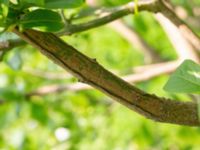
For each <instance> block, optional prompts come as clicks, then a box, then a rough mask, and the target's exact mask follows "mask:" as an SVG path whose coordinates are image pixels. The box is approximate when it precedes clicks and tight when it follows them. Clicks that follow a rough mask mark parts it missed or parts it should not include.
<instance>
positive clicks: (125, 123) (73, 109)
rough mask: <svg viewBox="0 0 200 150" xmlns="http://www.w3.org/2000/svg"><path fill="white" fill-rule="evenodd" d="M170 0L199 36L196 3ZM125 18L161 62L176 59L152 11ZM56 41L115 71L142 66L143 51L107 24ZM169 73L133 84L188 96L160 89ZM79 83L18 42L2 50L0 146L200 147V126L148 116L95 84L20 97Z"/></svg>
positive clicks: (112, 0) (110, 1)
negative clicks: (72, 47) (168, 121)
mask: <svg viewBox="0 0 200 150" xmlns="http://www.w3.org/2000/svg"><path fill="white" fill-rule="evenodd" d="M127 2H129V0H119V1H116V0H99V1H98V2H97V3H98V5H99V6H106V7H113V6H117V5H122V4H125V3H127ZM172 2H173V4H174V6H175V7H176V8H179V9H180V10H182V13H183V14H184V15H183V19H184V20H185V21H186V22H187V23H188V24H189V25H190V26H191V27H192V28H193V30H195V32H196V33H197V34H199V35H200V1H199V0H173V1H172ZM72 11H74V10H67V12H66V13H68V12H69V13H72ZM77 11H79V8H78V9H77ZM123 21H124V23H126V24H127V25H128V26H129V27H131V28H132V29H133V30H134V32H136V33H137V34H138V35H139V36H140V37H141V38H142V39H143V40H144V41H145V42H146V43H148V45H149V46H150V47H152V48H153V49H154V50H155V52H156V54H157V55H158V56H159V58H160V60H162V61H170V60H175V59H176V58H177V54H176V52H175V50H174V47H173V45H172V44H171V43H170V41H169V39H168V37H167V35H166V33H165V32H164V30H163V29H162V27H161V26H160V24H159V23H158V22H157V21H156V19H155V17H154V16H153V14H151V13H148V12H141V13H139V14H138V15H136V16H133V15H129V16H127V17H124V18H123ZM14 38H17V37H15V36H14V35H12V34H4V35H2V36H1V37H0V40H1V41H3V40H5V39H14ZM62 38H63V39H64V40H65V41H67V42H68V43H70V44H71V45H73V46H74V47H76V48H77V49H78V50H80V51H81V52H82V53H84V54H86V55H87V56H90V57H92V58H96V59H97V61H98V62H99V63H100V64H102V65H103V66H104V67H105V68H107V69H109V70H111V71H112V72H114V73H115V74H117V75H120V76H125V75H127V74H133V73H134V67H137V66H142V65H145V64H146V62H145V61H144V60H146V59H145V55H144V53H143V52H142V51H141V50H140V49H138V47H137V46H134V44H131V43H130V42H129V41H127V39H126V38H124V37H123V36H122V35H121V34H119V33H118V32H117V31H116V30H115V29H114V28H113V27H112V26H110V25H105V26H102V27H99V28H96V29H92V30H90V31H86V32H83V33H78V34H74V35H72V36H64V37H62ZM168 77H169V76H168V75H161V76H158V77H155V78H153V79H150V80H148V81H143V82H140V83H137V84H136V86H137V87H139V88H140V89H142V90H144V91H147V92H149V93H155V94H156V95H158V96H162V97H169V98H173V99H177V100H180V99H185V100H190V97H189V96H188V95H183V94H171V93H167V92H165V91H164V90H163V86H164V84H165V83H166V81H167V79H168ZM77 82H78V81H77V79H76V78H74V77H72V76H71V75H70V74H68V73H67V72H66V71H64V70H63V69H61V68H60V67H58V66H57V65H56V64H54V63H53V62H51V61H50V60H48V59H47V58H46V57H45V56H43V55H42V54H41V53H40V52H39V51H38V50H37V49H34V48H33V47H31V46H21V47H18V48H15V49H13V50H12V51H10V52H9V53H7V54H6V56H5V57H4V59H3V61H2V62H1V63H0V150H49V149H52V150H67V149H69V150H179V149H181V150H199V149H200V128H198V127H186V126H178V125H172V124H164V123H157V122H154V121H152V120H148V119H146V118H144V117H142V116H140V115H138V114H136V113H135V112H133V111H131V110H129V109H128V108H125V107H124V106H122V105H120V104H118V103H117V102H114V101H113V100H112V99H110V98H109V97H107V96H105V95H104V94H103V93H101V92H99V91H97V90H95V89H85V90H74V89H68V90H65V91H63V92H51V93H49V94H45V95H34V96H24V95H26V94H27V93H29V92H31V91H35V90H37V89H39V88H41V87H47V89H48V87H52V85H53V86H63V85H67V84H69V85H72V84H76V83H77Z"/></svg>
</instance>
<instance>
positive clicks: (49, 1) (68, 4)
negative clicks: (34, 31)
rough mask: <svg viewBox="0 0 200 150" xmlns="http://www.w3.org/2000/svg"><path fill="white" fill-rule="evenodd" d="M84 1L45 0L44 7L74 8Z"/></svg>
mask: <svg viewBox="0 0 200 150" xmlns="http://www.w3.org/2000/svg"><path fill="white" fill-rule="evenodd" d="M83 3H84V0H45V5H44V7H45V8H50V9H59V8H61V9H62V8H75V7H79V6H80V5H82V4H83Z"/></svg>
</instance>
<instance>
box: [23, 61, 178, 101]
mask: <svg viewBox="0 0 200 150" xmlns="http://www.w3.org/2000/svg"><path fill="white" fill-rule="evenodd" d="M180 63H181V61H172V62H166V63H160V64H154V65H150V66H149V65H147V66H143V67H142V68H141V67H139V68H138V69H137V67H136V68H135V69H134V70H136V71H138V73H134V74H130V75H127V76H125V77H123V79H124V80H125V81H127V82H129V83H138V82H142V81H146V80H149V79H152V78H154V77H157V76H159V75H162V74H168V73H171V72H173V71H174V70H175V69H176V68H177V67H178V66H179V65H180ZM57 76H59V75H57ZM65 78H66V77H65ZM88 89H92V87H91V86H88V85H87V84H83V83H72V84H67V85H61V84H56V85H47V86H43V87H40V88H38V89H37V90H35V91H32V92H29V93H27V94H26V97H31V96H44V95H47V94H53V93H60V92H65V91H72V92H75V91H81V90H88Z"/></svg>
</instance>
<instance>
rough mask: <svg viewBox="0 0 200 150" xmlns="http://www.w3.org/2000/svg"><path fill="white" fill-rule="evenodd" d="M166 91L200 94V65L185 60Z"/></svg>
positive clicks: (171, 78)
mask: <svg viewBox="0 0 200 150" xmlns="http://www.w3.org/2000/svg"><path fill="white" fill-rule="evenodd" d="M164 90H166V91H168V92H175V93H200V65H198V64H196V63H194V62H193V61H191V60H185V61H184V62H183V63H182V64H181V65H180V66H179V67H178V68H177V70H176V71H175V72H174V73H173V74H172V75H171V77H170V78H169V80H168V82H167V83H166V85H165V86H164Z"/></svg>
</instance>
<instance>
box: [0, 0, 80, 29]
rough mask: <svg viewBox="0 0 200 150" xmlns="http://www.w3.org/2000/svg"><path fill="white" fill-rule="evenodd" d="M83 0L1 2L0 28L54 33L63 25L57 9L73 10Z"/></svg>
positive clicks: (3, 0) (5, 0) (4, 0)
mask: <svg viewBox="0 0 200 150" xmlns="http://www.w3.org/2000/svg"><path fill="white" fill-rule="evenodd" d="M83 2H84V0H56V1H55V0H18V1H14V2H13V1H12V0H10V1H9V0H1V1H0V22H1V24H0V27H2V28H4V29H9V28H12V27H13V26H16V25H17V26H19V27H20V29H22V30H23V29H29V28H39V29H40V30H43V31H49V32H56V31H59V30H61V29H62V28H63V26H64V23H63V21H62V17H61V15H60V14H59V13H58V11H57V10H58V9H64V8H67V9H68V8H75V7H79V6H80V5H82V4H83Z"/></svg>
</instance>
